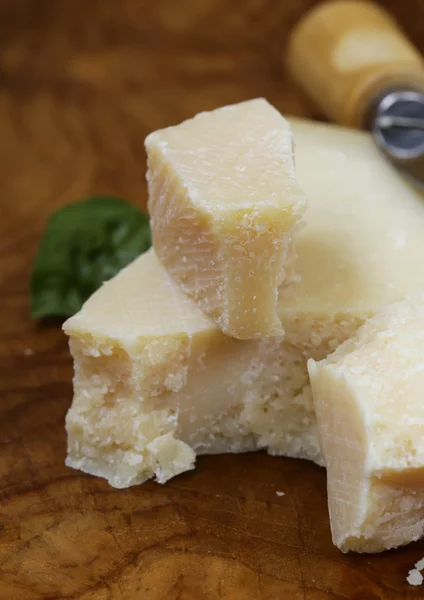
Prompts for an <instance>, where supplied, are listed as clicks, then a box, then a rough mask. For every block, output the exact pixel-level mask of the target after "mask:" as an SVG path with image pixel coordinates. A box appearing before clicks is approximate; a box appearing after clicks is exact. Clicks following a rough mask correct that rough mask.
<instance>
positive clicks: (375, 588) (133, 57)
mask: <svg viewBox="0 0 424 600" xmlns="http://www.w3.org/2000/svg"><path fill="white" fill-rule="evenodd" d="M313 4H315V3H314V2H312V1H310V0H120V1H118V0H116V1H113V0H0V208H1V210H0V396H1V398H0V481H1V484H0V489H1V491H0V599H1V600H15V599H16V600H39V599H50V600H53V599H57V600H59V599H60V600H62V599H70V598H83V599H85V600H88V599H96V600H97V599H99V600H100V599H102V600H103V599H105V600H106V599H118V598H119V599H121V598H122V599H128V600H130V599H131V600H132V599H142V600H159V599H160V600H162V599H163V600H177V599H180V600H221V599H224V600H233V599H234V600H238V599H240V600H280V599H288V600H300V599H303V600H321V599H322V600H324V599H325V600H329V599H333V600H335V599H356V600H377V599H380V600H395V599H400V598H402V599H404V600H406V599H412V598H418V597H423V595H424V589H423V588H421V589H420V588H418V589H414V588H411V587H409V586H408V585H407V583H406V581H405V578H406V576H407V573H408V570H409V569H410V568H412V566H413V563H414V562H415V561H416V560H418V559H419V558H421V557H422V556H423V555H424V544H423V543H421V544H415V545H411V546H409V547H407V548H406V549H404V550H399V551H397V552H390V553H386V554H383V555H379V556H354V555H352V556H351V555H348V556H344V555H342V554H341V553H340V552H338V551H337V550H336V549H335V548H333V546H332V544H331V540H330V532H329V524H328V516H327V510H326V495H325V473H324V471H323V470H322V469H319V468H318V467H315V466H313V465H311V464H308V463H305V462H301V461H293V460H284V459H275V458H274V459H273V458H270V457H268V456H266V455H264V454H256V455H245V456H221V457H205V458H202V459H200V460H199V461H198V468H197V470H196V471H195V472H191V473H188V474H185V475H182V476H180V477H178V478H176V479H174V480H173V481H171V482H170V483H168V484H166V485H165V486H159V485H157V484H155V483H147V484H145V485H143V486H140V487H137V488H132V489H129V490H124V491H116V490H113V489H112V488H110V487H109V486H108V485H107V484H106V483H105V482H104V481H102V480H99V479H95V478H93V477H89V476H84V475H83V474H81V473H78V472H76V471H73V470H71V469H67V468H65V467H64V464H63V462H64V458H65V432H64V416H65V413H66V410H67V408H68V406H69V404H70V401H71V376H72V370H71V361H70V358H69V356H68V351H67V344H66V340H65V338H64V336H63V335H62V333H61V331H60V329H59V328H57V327H50V328H46V327H44V328H42V327H39V326H38V325H37V324H36V323H33V322H31V320H30V318H29V316H28V278H29V273H30V269H31V264H32V261H33V259H34V254H35V252H36V248H37V244H38V242H39V240H40V237H41V235H42V232H43V227H44V224H45V220H46V217H47V216H48V214H49V213H50V212H51V211H52V210H53V209H55V208H56V207H58V206H60V205H63V204H64V203H67V202H70V201H73V200H76V199H79V198H81V197H84V196H86V195H88V194H91V193H94V192H96V193H99V192H111V193H116V194H118V195H120V196H123V197H127V198H129V199H131V200H132V201H134V202H136V203H139V204H144V203H145V200H146V189H145V183H144V170H145V158H144V150H143V139H144V137H145V135H146V134H147V133H148V132H149V131H151V130H153V129H156V128H158V127H163V126H165V125H169V124H172V123H175V122H178V121H180V120H181V119H183V118H185V117H189V116H191V115H193V114H194V113H196V112H198V111H200V110H206V109H210V108H214V107H217V106H219V105H223V104H226V103H232V102H237V101H240V100H244V99H247V98H251V97H255V96H258V95H262V96H266V97H267V98H268V99H269V100H270V101H271V102H272V103H274V104H275V105H276V106H277V107H278V108H279V109H281V111H283V112H285V113H292V114H297V115H309V116H314V114H313V112H311V109H310V107H309V106H308V105H307V104H306V102H305V101H304V99H303V98H302V97H301V95H300V94H299V93H298V92H297V91H296V89H295V87H294V86H293V85H292V83H291V82H290V80H289V78H288V76H287V75H286V74H285V73H284V70H283V68H282V64H281V63H282V61H281V59H282V56H283V54H284V47H285V43H286V40H287V33H288V31H289V30H290V28H291V27H292V26H293V24H294V23H295V22H296V21H297V20H298V19H299V17H300V16H301V15H302V14H303V13H304V11H305V10H306V9H308V8H309V7H310V6H311V5H313ZM382 4H384V5H386V6H388V7H389V8H390V9H392V11H393V13H394V14H395V15H396V16H397V17H398V19H399V21H400V23H401V24H402V25H403V26H404V28H405V29H406V30H407V31H408V33H409V35H410V36H411V38H412V39H413V41H414V42H415V43H417V44H418V45H421V47H422V49H423V51H424V5H423V2H422V1H421V0H415V1H410V0H404V1H403V2H398V1H397V0H391V1H390V2H389V1H387V2H383V3H382ZM276 491H284V492H285V496H282V497H279V496H277V495H276Z"/></svg>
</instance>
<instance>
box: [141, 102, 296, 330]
mask: <svg viewBox="0 0 424 600" xmlns="http://www.w3.org/2000/svg"><path fill="white" fill-rule="evenodd" d="M146 150H147V155H148V173H147V181H148V185H149V205H148V207H149V212H150V216H151V227H152V235H153V245H154V248H155V251H156V254H157V255H158V257H159V259H160V260H161V262H162V263H163V264H164V265H165V267H166V268H167V270H168V272H169V273H170V274H171V276H172V277H173V278H174V280H175V281H176V282H177V283H179V284H180V285H181V286H182V288H183V289H184V291H185V292H186V293H187V294H188V295H190V297H192V298H193V299H194V300H195V302H196V303H197V305H198V306H199V307H200V308H201V309H202V311H203V312H205V313H206V314H207V315H209V316H210V317H211V318H212V319H213V320H214V321H215V322H216V323H217V325H218V327H219V328H220V329H221V330H222V331H223V332H224V333H226V334H228V335H230V336H232V337H235V338H239V339H251V338H255V337H263V336H272V335H280V334H282V333H283V330H282V327H281V322H280V319H279V317H278V314H277V301H278V287H279V286H280V284H281V283H282V282H283V281H284V280H287V279H289V278H290V274H291V264H290V261H291V254H292V243H291V242H292V234H293V228H294V226H295V224H296V223H297V222H298V221H299V219H300V218H301V216H302V215H303V212H304V210H305V207H306V201H305V198H304V195H303V193H302V192H301V191H300V189H299V187H298V185H297V183H296V180H295V175H294V164H293V147H292V136H291V132H290V126H289V124H288V122H287V121H286V120H285V119H284V118H283V117H282V116H281V115H280V114H279V113H278V111H276V110H275V109H274V108H273V107H272V106H271V105H270V104H268V103H267V102H266V101H265V100H263V99H257V100H252V101H249V102H244V103H241V104H238V105H234V106H227V107H225V108H222V109H218V110H215V111H212V112H210V113H201V114H200V115H197V116H196V117H195V118H194V119H190V120H188V121H184V122H183V123H181V124H180V125H177V126H175V127H170V128H168V129H164V130H160V131H156V132H154V133H152V134H150V135H149V136H148V137H147V139H146Z"/></svg>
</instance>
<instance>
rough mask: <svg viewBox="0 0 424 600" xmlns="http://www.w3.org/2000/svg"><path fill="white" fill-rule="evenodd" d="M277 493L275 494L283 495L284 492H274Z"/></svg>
mask: <svg viewBox="0 0 424 600" xmlns="http://www.w3.org/2000/svg"><path fill="white" fill-rule="evenodd" d="M275 493H276V494H277V496H285V493H284V492H275Z"/></svg>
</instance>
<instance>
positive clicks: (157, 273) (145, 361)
mask: <svg viewBox="0 0 424 600" xmlns="http://www.w3.org/2000/svg"><path fill="white" fill-rule="evenodd" d="M292 124H293V130H294V132H295V140H296V168H297V172H298V177H299V183H300V185H301V187H303V188H304V189H305V191H306V193H307V195H308V197H309V209H308V217H307V225H306V226H305V227H304V229H302V230H301V231H299V232H298V234H297V242H296V246H297V252H298V261H297V265H298V266H297V270H298V273H299V276H300V280H299V281H297V282H295V283H293V285H292V286H291V287H290V288H282V289H281V292H280V297H279V303H278V314H279V316H280V318H281V321H282V323H283V327H284V330H285V337H284V338H283V337H282V336H277V337H269V338H264V339H255V340H235V339H230V338H228V337H226V336H225V335H224V334H223V333H222V332H221V331H220V330H219V328H218V327H217V326H216V325H215V324H214V323H213V322H212V320H209V319H208V318H207V317H205V316H204V315H203V314H202V312H201V311H200V309H199V308H198V307H197V305H196V304H195V302H194V301H192V300H190V299H189V298H188V297H187V296H185V294H184V293H183V292H182V290H181V288H180V286H179V285H177V284H176V283H175V282H173V281H172V279H171V277H170V276H169V275H168V274H167V272H166V270H165V269H164V268H163V267H162V266H161V265H160V263H159V261H158V260H157V259H156V257H155V256H154V254H153V253H152V252H150V253H148V254H146V255H144V256H142V257H140V258H139V259H138V260H136V261H135V262H134V263H133V264H132V265H130V266H129V267H128V268H127V269H126V270H124V271H123V272H122V273H121V274H120V275H118V276H117V277H116V278H115V279H114V280H112V281H110V282H108V283H107V284H105V285H104V286H103V288H101V289H100V290H99V291H98V292H96V294H94V296H93V297H92V298H91V299H90V300H89V301H88V303H87V304H86V305H85V306H84V308H83V309H82V311H81V312H80V313H79V314H78V315H76V316H75V317H73V318H72V319H70V320H69V321H68V322H67V323H66V325H65V330H66V332H67V333H68V334H69V335H70V338H71V350H72V352H73V355H74V358H75V380H74V385H75V396H74V402H73V406H72V408H71V410H70V412H69V415H68V418H67V428H68V440H69V446H68V464H70V465H72V466H74V467H76V468H81V469H82V470H85V471H87V472H90V473H94V474H97V475H100V476H103V477H106V478H107V479H108V480H109V481H110V482H111V484H112V485H115V486H118V487H125V486H127V485H132V484H135V483H138V482H141V481H143V480H144V479H147V478H148V477H151V476H153V475H156V477H157V478H158V479H160V480H161V481H164V480H165V478H169V477H170V476H172V474H176V473H178V472H181V471H183V470H185V469H188V468H192V466H193V464H194V452H195V453H196V454H199V453H208V452H209V453H212V452H241V451H245V450H253V449H256V448H266V449H267V450H268V451H269V452H271V453H273V454H282V455H289V456H295V457H302V458H309V459H311V460H314V461H316V462H318V463H322V457H321V454H320V449H319V442H318V436H317V423H316V417H315V412H314V408H313V401H312V395H311V390H310V386H309V378H308V372H307V366H306V361H307V359H308V358H314V359H315V360H317V361H318V360H321V359H322V358H324V357H325V356H326V355H327V354H329V353H330V352H332V351H333V350H335V349H336V347H337V346H338V345H339V344H340V343H341V342H343V341H344V340H345V339H346V338H347V337H349V335H351V334H352V333H354V332H355V331H356V329H357V328H358V327H359V325H361V324H362V323H363V322H364V320H365V319H366V318H368V317H370V316H372V315H373V314H374V313H375V312H376V311H377V310H378V309H380V308H381V307H382V306H383V305H384V304H387V303H388V302H392V301H394V300H397V299H399V298H401V297H402V296H403V294H404V293H405V292H407V291H408V290H410V289H412V288H415V287H417V286H418V285H420V283H421V282H423V281H424V262H423V261H421V260H420V257H421V256H422V255H423V253H424V236H423V235H422V232H423V231H424V204H423V201H422V199H421V197H420V196H419V195H418V194H417V193H416V192H415V191H414V190H412V189H411V188H410V187H409V186H408V185H407V184H406V183H405V182H404V181H403V180H402V179H401V178H400V177H399V175H398V174H397V173H396V172H395V171H393V170H392V169H391V168H390V167H389V166H388V165H387V164H386V163H385V161H384V159H383V158H382V157H381V156H380V154H379V153H378V151H377V150H376V149H375V147H374V145H373V142H372V140H371V139H370V137H369V136H368V135H366V134H363V133H357V132H353V131H348V130H343V129H339V128H336V127H331V126H324V125H318V124H312V123H298V122H293V123H292ZM163 436H165V437H163ZM156 439H159V440H160V441H159V442H158V443H156V442H155V440H156ZM171 443H172V445H175V447H174V450H173V453H174V454H172V455H173V456H174V455H175V460H174V461H173V460H170V461H169V460H168V459H165V458H164V457H169V454H167V452H166V447H167V446H168V445H171ZM159 449H160V451H159Z"/></svg>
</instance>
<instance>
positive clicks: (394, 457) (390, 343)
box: [309, 290, 424, 552]
mask: <svg viewBox="0 0 424 600" xmlns="http://www.w3.org/2000/svg"><path fill="white" fill-rule="evenodd" d="M309 373H310V376H311V384H312V391H313V396H314V402H315V408H316V412H317V418H318V425H319V432H320V440H321V446H322V450H323V453H324V457H325V462H326V465H327V474H328V500H329V507H330V518H331V527H332V532H333V539H334V543H335V544H336V545H337V546H338V547H340V548H341V549H342V550H344V551H348V550H355V551H357V552H379V551H381V550H385V549H389V548H396V547H397V546H400V545H403V544H407V543H409V542H412V541H415V540H417V539H419V538H420V537H422V535H423V534H424V402H423V390H424V290H423V291H422V292H418V293H416V294H414V295H412V296H410V297H409V298H408V299H406V300H404V301H401V302H398V303H395V304H393V305H391V306H389V307H388V308H386V309H384V310H382V311H381V312H379V313H378V314H377V315H376V316H375V317H373V318H372V319H370V320H369V321H368V322H366V323H365V324H364V325H363V326H362V327H361V329H360V330H359V331H358V332H357V334H356V335H355V336H354V337H353V338H351V339H350V340H348V341H346V342H345V343H344V344H342V345H341V346H340V347H339V348H338V349H337V350H336V351H335V352H334V354H332V355H330V356H329V357H328V358H326V359H324V360H323V361H321V362H319V363H315V362H314V361H310V363H309Z"/></svg>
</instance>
